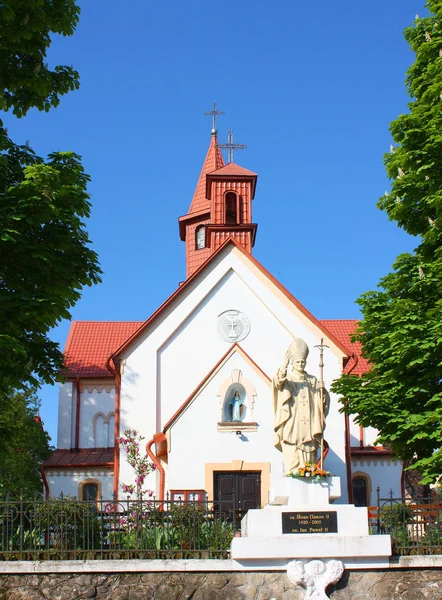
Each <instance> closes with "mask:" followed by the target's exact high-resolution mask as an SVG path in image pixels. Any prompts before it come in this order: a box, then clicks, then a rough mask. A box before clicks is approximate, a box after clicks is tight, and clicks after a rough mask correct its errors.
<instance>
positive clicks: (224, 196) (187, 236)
mask: <svg viewBox="0 0 442 600" xmlns="http://www.w3.org/2000/svg"><path fill="white" fill-rule="evenodd" d="M205 114H210V115H212V116H213V128H212V138H211V141H210V145H209V149H208V151H207V155H206V159H205V161H204V164H203V167H202V169H201V173H200V176H199V179H198V183H197V186H196V190H195V193H194V195H193V199H192V202H191V204H190V208H189V212H188V213H187V215H184V216H182V217H180V218H179V219H178V223H179V228H180V237H181V239H182V240H183V241H184V242H185V243H186V278H188V277H190V276H191V275H192V274H193V273H194V272H195V271H196V270H197V269H198V268H199V267H200V266H201V265H202V264H203V263H204V262H205V261H206V260H207V259H208V258H209V257H210V256H211V255H212V254H213V253H214V252H215V251H216V250H217V249H218V248H219V246H221V245H222V244H223V243H224V242H225V241H226V240H227V239H228V238H232V239H234V240H235V241H236V242H237V243H238V244H239V245H240V246H242V247H243V248H244V249H245V250H246V251H247V252H249V253H250V254H251V253H252V247H253V245H254V243H255V236H256V229H257V225H256V223H253V222H252V200H253V198H254V195H255V188H256V180H257V178H258V176H257V175H256V173H253V172H252V171H249V170H248V169H245V168H244V167H240V166H239V165H237V164H235V163H234V162H233V150H234V149H236V148H245V146H244V145H243V144H234V143H233V132H232V131H231V130H229V136H228V142H227V144H218V139H217V130H216V115H218V114H224V113H223V112H222V111H217V110H216V104H214V105H213V111H210V112H208V113H205ZM220 148H226V149H227V150H228V152H229V162H228V163H227V164H225V162H224V159H223V156H222V154H221V150H220Z"/></svg>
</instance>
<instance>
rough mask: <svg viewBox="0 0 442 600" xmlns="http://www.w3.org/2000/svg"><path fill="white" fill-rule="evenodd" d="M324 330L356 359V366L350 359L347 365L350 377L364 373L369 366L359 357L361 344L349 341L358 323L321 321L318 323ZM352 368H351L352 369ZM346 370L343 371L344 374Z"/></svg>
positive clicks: (351, 321) (352, 320) (350, 321)
mask: <svg viewBox="0 0 442 600" xmlns="http://www.w3.org/2000/svg"><path fill="white" fill-rule="evenodd" d="M320 322H321V323H322V325H324V327H325V328H326V329H328V330H329V331H330V333H331V334H333V335H334V336H335V337H336V338H337V339H338V340H339V341H340V342H342V343H343V344H344V345H345V346H347V348H349V349H350V350H352V351H353V353H354V355H355V356H356V358H357V363H356V366H354V361H352V360H351V359H350V361H349V362H348V364H347V367H348V370H349V372H350V371H351V374H352V375H363V374H364V373H366V372H367V371H368V370H369V368H370V365H369V364H368V361H367V360H366V359H365V358H363V357H362V356H361V344H360V343H359V342H352V341H351V340H350V337H351V335H352V334H353V333H354V332H355V329H356V326H357V324H358V323H359V320H358V319H337V320H335V319H333V320H330V319H326V320H324V319H321V321H320ZM352 367H353V368H352ZM346 371H347V369H344V372H346Z"/></svg>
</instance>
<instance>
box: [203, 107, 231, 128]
mask: <svg viewBox="0 0 442 600" xmlns="http://www.w3.org/2000/svg"><path fill="white" fill-rule="evenodd" d="M225 114H226V113H225V112H224V111H223V110H216V102H214V103H213V110H208V111H206V112H204V113H203V115H209V116H211V117H212V119H213V121H212V134H216V133H217V131H216V117H217V115H225Z"/></svg>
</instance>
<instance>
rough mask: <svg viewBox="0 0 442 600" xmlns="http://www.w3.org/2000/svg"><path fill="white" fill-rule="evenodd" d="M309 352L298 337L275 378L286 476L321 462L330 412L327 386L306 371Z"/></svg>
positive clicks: (278, 430)
mask: <svg viewBox="0 0 442 600" xmlns="http://www.w3.org/2000/svg"><path fill="white" fill-rule="evenodd" d="M308 352H309V350H308V346H307V344H306V343H305V342H304V341H303V340H301V339H299V338H295V341H294V342H293V343H292V344H291V345H290V346H289V348H288V350H287V352H286V353H285V358H284V363H283V365H282V367H281V368H280V369H278V372H277V374H276V375H275V377H274V378H273V399H274V413H275V422H274V430H275V441H274V444H275V447H276V448H277V449H278V450H280V451H281V452H282V453H283V456H284V467H285V474H286V475H288V474H289V473H291V472H292V471H296V470H297V469H299V468H300V467H303V466H304V465H305V463H306V462H310V463H316V462H317V461H318V460H319V456H318V455H319V450H320V448H321V440H322V436H323V431H324V428H325V417H326V416H327V413H328V395H327V393H326V391H325V389H324V383H323V382H322V381H321V382H318V380H317V379H316V377H314V376H313V375H309V374H308V373H306V372H305V365H306V362H307V355H308ZM290 365H291V367H290Z"/></svg>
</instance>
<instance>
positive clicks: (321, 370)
mask: <svg viewBox="0 0 442 600" xmlns="http://www.w3.org/2000/svg"><path fill="white" fill-rule="evenodd" d="M315 348H319V385H320V387H321V423H322V424H323V423H324V402H325V386H324V348H328V346H326V345H325V344H324V338H321V343H320V344H319V345H318V346H315ZM323 456H324V429H323V430H322V435H321V470H323V468H324V459H323Z"/></svg>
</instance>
